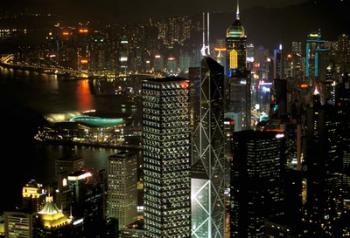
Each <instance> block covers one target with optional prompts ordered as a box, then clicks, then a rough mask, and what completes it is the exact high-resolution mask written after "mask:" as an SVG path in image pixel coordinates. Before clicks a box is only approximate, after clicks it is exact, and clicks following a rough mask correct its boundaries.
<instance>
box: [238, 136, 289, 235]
mask: <svg viewBox="0 0 350 238" xmlns="http://www.w3.org/2000/svg"><path fill="white" fill-rule="evenodd" d="M282 142H283V134H277V133H276V132H261V131H250V130H248V131H241V132H237V133H234V135H233V160H232V164H231V237H239V238H240V237H256V238H258V237H265V230H264V225H265V224H264V221H265V218H268V217H278V216H281V215H283V210H282V205H283V203H282V202H283V193H282V183H281V178H282V174H283V168H284V166H285V159H284V156H283V151H284V149H283V143H282ZM266 208H268V209H266Z"/></svg>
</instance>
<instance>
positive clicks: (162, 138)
mask: <svg viewBox="0 0 350 238" xmlns="http://www.w3.org/2000/svg"><path fill="white" fill-rule="evenodd" d="M142 99H143V156H144V193H145V195H144V200H145V201H144V206H145V211H144V213H145V231H146V237H148V238H156V237H157V238H165V237H166V238H171V237H174V238H175V237H190V233H191V230H190V225H191V220H190V216H191V207H190V206H191V204H190V193H191V188H190V186H191V184H190V119H189V81H188V80H184V79H180V78H174V77H170V78H163V79H149V80H145V81H143V83H142Z"/></svg>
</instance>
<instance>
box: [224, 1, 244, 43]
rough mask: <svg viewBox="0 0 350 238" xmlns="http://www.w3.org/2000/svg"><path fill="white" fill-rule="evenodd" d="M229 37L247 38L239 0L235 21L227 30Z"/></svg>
mask: <svg viewBox="0 0 350 238" xmlns="http://www.w3.org/2000/svg"><path fill="white" fill-rule="evenodd" d="M226 37H227V38H245V37H247V36H246V34H245V29H244V27H243V26H242V24H241V21H240V10H239V0H237V6H236V18H235V20H234V21H233V23H232V24H231V25H230V26H229V27H228V28H227V30H226Z"/></svg>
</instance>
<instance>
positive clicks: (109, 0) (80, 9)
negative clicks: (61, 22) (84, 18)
mask: <svg viewBox="0 0 350 238" xmlns="http://www.w3.org/2000/svg"><path fill="white" fill-rule="evenodd" d="M300 2H305V0H292V1H291V0H241V2H240V5H241V7H242V8H243V9H246V8H251V7H255V6H264V7H285V6H287V5H292V4H298V3H300ZM2 5H3V6H6V8H10V9H16V8H17V9H24V8H26V7H34V8H46V9H51V10H53V11H57V12H60V13H61V14H68V15H71V14H74V15H89V14H91V15H113V16H119V17H126V16H128V18H130V16H131V18H135V17H148V16H151V15H158V14H159V15H179V14H183V13H185V14H195V13H197V12H199V11H203V10H210V11H218V12H221V11H222V12H228V11H230V10H231V9H232V10H233V8H234V6H235V1H234V0H215V1H213V0H176V1H175V0H172V1H169V0H146V1H142V0H25V1H22V0H14V1H8V0H6V1H5V2H4V3H3V4H2ZM6 8H5V9H6ZM130 13H131V14H132V15H130Z"/></svg>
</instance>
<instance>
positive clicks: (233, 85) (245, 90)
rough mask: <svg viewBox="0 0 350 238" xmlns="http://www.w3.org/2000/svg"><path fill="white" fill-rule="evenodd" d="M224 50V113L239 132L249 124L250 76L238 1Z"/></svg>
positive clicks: (245, 36) (227, 31) (245, 39)
mask: <svg viewBox="0 0 350 238" xmlns="http://www.w3.org/2000/svg"><path fill="white" fill-rule="evenodd" d="M226 49H227V50H226V69H225V73H226V76H227V80H226V81H225V97H226V105H225V107H226V109H225V112H226V113H227V115H226V117H228V118H230V119H233V120H235V130H236V131H239V130H241V129H248V128H249V127H250V124H251V90H250V87H251V76H250V72H249V71H247V62H246V61H247V35H246V33H245V29H244V27H243V26H242V24H241V21H240V12H239V4H238V1H237V10H236V18H235V20H234V22H233V23H232V25H231V26H229V27H228V28H227V30H226ZM237 118H238V119H237Z"/></svg>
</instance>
